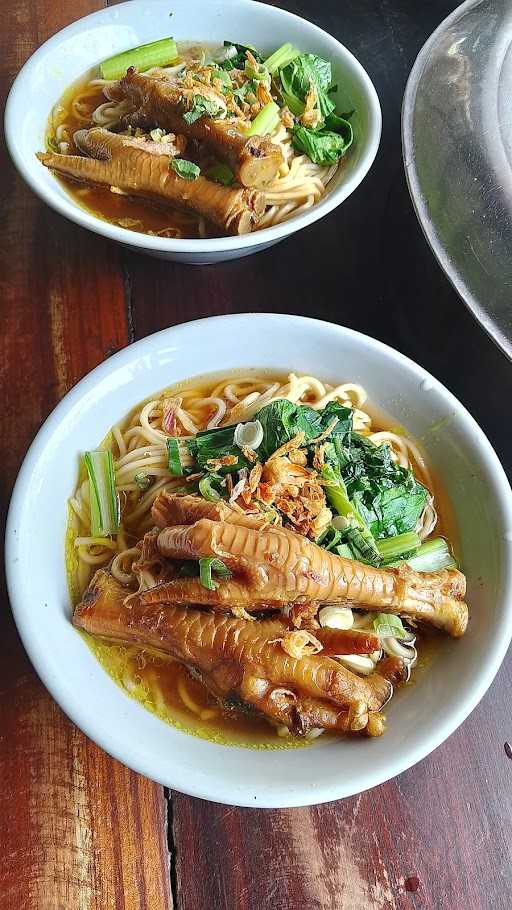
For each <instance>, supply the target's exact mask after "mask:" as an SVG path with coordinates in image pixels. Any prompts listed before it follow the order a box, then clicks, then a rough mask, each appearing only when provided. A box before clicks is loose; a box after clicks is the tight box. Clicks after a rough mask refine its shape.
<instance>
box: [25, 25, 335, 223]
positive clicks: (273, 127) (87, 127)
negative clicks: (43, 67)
mask: <svg viewBox="0 0 512 910" xmlns="http://www.w3.org/2000/svg"><path fill="white" fill-rule="evenodd" d="M169 40H171V39H169ZM159 43H161V42H155V44H159ZM226 44H228V46H227V47H222V46H220V47H219V46H211V45H208V44H206V43H205V44H202V45H197V44H192V43H190V42H179V43H178V44H177V45H176V44H174V42H173V45H174V47H175V48H176V55H177V56H176V58H175V59H173V60H172V64H170V65H164V66H156V67H151V68H150V69H149V70H148V69H146V70H144V72H143V73H135V74H134V75H133V76H131V75H130V71H128V73H126V66H124V73H125V74H126V75H125V77H124V78H123V79H121V80H120V81H116V79H117V75H118V74H120V75H123V70H122V69H121V70H118V71H117V73H116V79H113V78H105V77H104V72H105V71H104V70H102V67H104V66H105V64H102V65H101V67H100V70H99V71H98V70H94V71H91V72H89V73H88V74H87V75H86V76H85V77H84V78H82V79H80V80H79V81H78V82H77V83H75V84H74V85H72V86H71V87H70V88H69V89H68V90H67V91H66V92H65V94H64V95H63V97H62V98H61V99H60V101H59V102H58V104H56V105H55V107H54V109H53V111H52V113H51V116H50V119H49V124H48V130H47V137H46V141H47V148H48V152H47V154H42V155H40V156H39V157H40V160H41V161H42V162H43V163H44V164H45V165H47V166H48V167H50V168H52V169H53V170H54V172H55V173H56V175H57V176H58V177H59V179H60V180H61V181H62V182H63V184H64V185H65V187H66V189H67V191H68V192H69V193H70V194H71V195H72V197H73V199H74V200H75V202H77V203H78V204H79V205H80V206H82V207H83V208H86V209H87V210H88V211H90V212H91V213H92V214H94V215H95V216H97V217H99V218H101V219H103V220H106V221H109V222H110V223H112V224H116V225H118V226H120V227H122V228H125V229H127V230H131V231H139V232H143V233H146V234H154V235H158V236H161V237H174V238H204V237H216V236H222V234H223V233H228V234H229V233H231V234H233V233H245V232H246V231H248V230H259V229H261V228H265V227H270V226H272V225H275V224H279V223H281V222H283V221H285V220H287V219H288V218H290V217H293V216H294V215H297V214H299V213H300V212H302V211H304V210H306V209H308V208H310V207H311V206H312V205H315V204H316V203H317V202H318V201H319V199H320V198H321V197H322V196H323V195H324V194H325V192H326V191H327V188H328V185H329V183H330V181H331V180H332V178H333V176H334V174H335V173H336V171H337V170H338V168H339V167H341V166H342V164H343V158H344V156H345V154H346V153H347V152H348V150H349V148H350V146H351V144H352V141H353V135H352V127H351V126H350V123H349V120H348V119H345V116H346V117H348V116H349V114H346V115H340V116H339V115H338V114H336V112H335V110H334V102H333V101H332V99H331V89H332V91H334V87H333V86H332V78H331V75H330V63H329V62H328V61H322V60H321V59H320V58H318V57H315V56H314V55H312V54H300V52H299V51H298V50H297V49H295V48H292V46H291V45H283V48H281V49H279V50H278V51H277V52H276V53H275V54H273V55H271V57H269V58H267V60H266V61H265V62H263V58H262V57H261V56H260V55H259V54H258V52H257V51H256V50H255V49H254V48H245V47H243V46H242V45H229V43H227V42H226ZM286 48H288V49H289V50H287V51H286V50H284V52H283V49H286ZM140 50H141V49H137V48H135V49H134V51H133V54H134V55H135V56H134V59H135V60H136V59H137V54H138V52H139V51H140ZM229 52H234V56H233V55H232V56H231V57H229V56H227V55H228V54H229ZM281 52H283V53H281ZM283 54H284V55H283ZM287 55H288V56H287ZM294 55H295V56H294ZM273 58H275V62H276V65H275V66H273V64H272V60H273ZM155 59H156V58H155ZM280 60H281V61H282V63H285V64H286V65H285V66H281V67H280V68H279V67H278V64H279V61H280ZM286 61H288V62H286ZM106 63H107V64H108V63H109V61H107V62H106ZM114 71H115V70H112V69H108V68H107V70H106V72H107V74H111V73H112V72H114ZM129 79H132V81H133V80H135V79H139V82H140V89H141V92H143V93H144V92H145V93H146V94H145V95H144V97H146V96H147V94H148V86H149V87H150V88H151V89H153V88H155V86H156V87H157V88H158V89H159V91H161V92H162V99H163V100H162V99H159V100H158V104H157V107H158V111H159V112H160V113H155V112H152V113H148V114H147V116H145V117H144V118H142V119H141V117H140V116H139V114H140V111H137V109H136V103H135V101H134V99H133V91H134V90H135V89H134V88H133V87H132V88H130V87H129V86H127V85H125V83H126V80H129ZM143 83H144V85H143ZM122 86H124V91H125V93H127V94H126V97H123V95H122V92H123V89H122V88H120V87H122ZM284 86H286V90H285V88H284ZM308 86H309V89H308ZM170 92H172V93H173V94H172V97H171V95H170ZM180 93H181V94H180ZM145 103H147V102H145ZM155 104H156V102H155ZM290 106H291V108H293V111H294V113H292V112H291V110H290ZM163 109H164V110H165V113H164V114H162V113H161V111H162V110H163ZM321 111H323V112H324V114H325V116H326V117H327V120H326V121H325V123H324V121H323V119H322V116H323V115H322V114H321ZM326 112H328V114H327V113H326ZM136 123H137V124H139V123H140V124H141V125H140V126H139V125H137V126H135V125H134V124H136ZM132 124H133V125H132ZM166 124H167V126H166ZM169 124H172V126H173V129H170V126H169ZM202 124H204V130H202V126H201V125H202ZM211 124H213V126H211ZM322 126H323V129H322V130H321V129H320V127H322ZM98 129H99V130H100V132H98V133H97V135H96V134H95V133H93V132H91V131H94V130H98ZM101 130H103V131H104V132H103V133H101ZM180 130H181V131H180ZM215 130H217V132H219V137H218V141H217V143H214V142H212V141H209V136H210V133H211V132H212V131H213V132H214V131H215ZM86 131H88V132H89V137H92V136H93V135H94V136H96V138H95V139H94V141H93V140H92V139H91V141H89V140H87V136H86ZM100 133H101V135H100ZM77 136H81V137H82V140H80V141H79V140H77V139H76V137H77ZM84 136H85V138H83V137H84ZM109 136H110V139H109V140H108V141H109V142H110V141H111V142H112V143H113V145H112V151H111V152H110V151H109V152H108V153H107V154H105V152H104V148H103V146H104V143H105V141H106V139H105V137H107V139H108V137H109ZM226 136H227V140H226ZM251 136H252V137H253V138H252V140H251V139H250V137H251ZM123 137H124V138H125V139H126V142H125V143H124V145H123V142H122V141H121V140H122V138H123ZM86 140H87V141H86ZM247 141H250V142H252V144H253V147H252V146H251V150H250V151H251V155H253V156H254V157H253V158H252V159H251V176H248V169H247V168H246V170H245V176H244V172H243V171H242V170H240V171H239V170H238V166H239V164H240V161H242V160H244V156H245V158H247V155H246V153H245V151H244V148H245V145H244V144H245V143H247ZM84 143H85V144H84ZM116 143H117V145H116ZM137 143H139V145H138V146H137ZM229 143H231V145H232V148H231V149H228V150H227V151H226V148H225V146H226V145H228V144H229ZM118 146H119V147H118ZM137 150H138V152H139V153H140V154H139V156H138V159H137V160H135V157H134V152H136V151H137ZM159 152H161V155H162V156H163V158H165V168H164V167H163V165H162V166H161V168H160V172H159V177H158V179H156V177H155V179H154V180H153V181H151V180H149V182H148V184H147V186H145V188H144V187H143V186H142V183H143V181H141V179H140V175H141V173H142V170H144V168H145V167H146V165H145V164H143V163H141V155H142V156H144V155H145V156H146V159H147V161H148V162H151V161H152V163H153V164H154V160H155V155H156V154H157V153H159ZM84 154H85V156H86V157H88V158H90V159H94V164H92V163H91V165H90V167H89V170H88V171H87V173H86V170H85V169H84V167H83V166H82V165H83V162H82V165H79V164H77V156H83V155H84ZM130 155H131V156H132V158H133V159H134V160H133V161H132V160H131V159H130ZM112 156H113V158H114V159H116V157H118V156H121V158H122V160H121V165H122V167H121V168H119V169H118V170H117V171H116V174H117V177H116V176H114V171H113V170H112V169H111V172H109V173H110V176H109V174H107V165H106V164H105V160H107V161H108V160H109V159H110V157H112ZM123 156H124V157H123ZM148 156H149V157H148ZM272 157H274V158H275V162H276V163H275V166H273V167H272V166H271V165H269V164H267V162H269V161H270V159H271V158H272ZM96 159H100V160H99V161H96ZM125 159H126V161H125ZM102 161H103V164H102V163H101V162H102ZM183 161H185V165H186V169H185V171H183V167H184V166H183V164H182V162H183ZM227 162H229V163H227ZM260 164H261V169H263V168H264V167H267V171H268V173H267V174H266V176H263V175H262V173H261V174H258V173H257V171H258V168H259V167H260ZM169 167H170V168H171V173H172V169H173V168H177V169H178V174H179V176H180V177H182V176H183V177H184V179H183V180H182V181H181V183H179V182H178V183H179V185H178V187H177V188H175V190H174V192H173V194H172V198H166V196H165V193H164V194H163V195H162V192H161V185H162V182H165V170H166V169H167V172H168V169H169ZM141 169H142V170H141ZM121 171H122V173H123V179H124V178H125V177H126V181H125V182H123V179H121V178H120V177H119V174H120V172H121ZM132 171H133V172H132ZM199 176H200V177H201V181H202V180H203V179H204V178H205V179H206V181H208V183H209V184H211V183H213V184H214V186H215V187H216V190H215V192H216V201H215V203H214V204H213V203H212V201H211V200H209V199H208V195H209V194H210V195H212V192H213V191H212V190H211V187H209V186H208V184H207V183H206V182H205V183H204V187H203V186H202V187H199V184H198V187H199V189H198V192H197V194H196V195H197V199H194V200H192V199H191V192H195V190H196V187H193V188H192V190H191V188H190V186H188V187H187V182H188V181H191V182H193V180H194V179H197V178H198V177H199ZM116 179H118V182H119V184H120V185H117V184H116V183H115V182H113V181H115V180H116ZM121 184H122V185H121ZM159 186H160V189H159ZM253 187H254V188H255V190H258V191H259V193H258V194H257V195H255V191H253V194H252V196H251V197H249V196H248V193H249V190H250V189H252V188H253ZM236 189H240V193H239V194H238V196H236V194H235V190H236ZM217 197H218V198H217ZM241 208H242V209H243V208H245V209H246V211H245V212H244V217H243V218H242V219H240V218H239V210H240V209H241ZM235 210H236V214H233V211H235ZM219 228H220V229H221V230H219Z"/></svg>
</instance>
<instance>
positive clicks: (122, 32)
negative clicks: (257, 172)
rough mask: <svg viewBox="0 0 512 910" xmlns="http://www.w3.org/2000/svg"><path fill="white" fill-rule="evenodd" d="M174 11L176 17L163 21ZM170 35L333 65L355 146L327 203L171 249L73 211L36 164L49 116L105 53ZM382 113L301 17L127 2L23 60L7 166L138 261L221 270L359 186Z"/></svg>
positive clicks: (236, 4) (234, 3) (345, 54)
mask: <svg viewBox="0 0 512 910" xmlns="http://www.w3.org/2000/svg"><path fill="white" fill-rule="evenodd" d="M170 9H172V11H173V16H172V18H171V19H170V18H169V11H170ZM169 34H172V35H173V36H174V37H175V38H177V39H178V40H180V39H181V40H194V41H195V40H199V41H200V40H202V41H205V40H207V41H212V42H222V41H223V40H224V39H228V40H233V41H240V42H241V43H249V44H254V45H255V46H257V47H259V48H261V50H262V51H264V52H268V53H271V52H272V51H273V50H275V49H276V48H277V47H279V46H280V45H281V44H283V43H284V42H285V41H291V42H292V43H293V44H295V45H297V47H299V48H301V49H304V50H305V51H312V52H313V53H316V54H319V55H320V56H322V57H325V58H327V59H328V60H330V61H331V62H332V66H333V75H334V79H335V81H336V82H337V83H338V85H339V90H338V92H337V95H336V96H335V97H336V100H337V104H338V109H339V110H346V109H347V108H348V109H352V108H354V109H355V113H354V115H353V118H352V124H353V127H354V132H355V143H354V146H353V148H352V149H351V151H350V153H349V156H348V157H347V162H346V164H345V166H344V167H343V168H342V169H341V170H340V172H339V174H338V175H336V177H335V178H334V179H333V181H332V185H331V186H330V188H329V191H328V192H327V193H326V195H325V196H324V198H323V199H322V200H321V201H320V202H319V203H318V205H315V206H313V207H312V208H311V209H310V210H308V211H306V212H304V213H303V214H302V215H298V216H297V217H296V218H292V219H290V221H287V222H285V223H284V224H280V225H276V226H275V227H272V228H267V229H265V230H262V231H259V232H256V233H254V234H249V235H245V236H242V237H220V238H215V239H211V240H175V239H174V240H173V239H167V238H164V237H151V236H149V235H146V234H137V233H134V232H133V231H128V230H126V229H124V228H121V227H117V226H116V225H113V224H108V223H107V222H105V221H101V220H100V219H99V218H95V217H94V216H93V215H91V214H89V213H88V212H86V211H85V210H84V209H82V208H80V207H79V206H78V205H77V204H76V203H75V202H74V201H73V199H72V198H71V197H70V196H69V194H68V193H67V192H66V190H65V189H64V188H63V186H62V185H61V184H60V183H59V182H58V181H57V180H56V178H55V177H54V176H53V175H52V174H51V173H50V172H49V171H48V170H47V169H46V168H45V167H44V166H43V165H42V164H41V163H40V162H39V161H38V160H37V159H36V157H35V155H36V152H38V151H42V150H44V146H45V142H44V136H45V130H46V124H47V120H48V116H49V113H50V111H51V108H52V107H53V105H54V104H55V102H56V101H58V99H59V98H60V97H61V95H62V93H63V92H64V90H65V89H66V88H67V87H68V86H69V85H70V84H71V83H72V82H73V81H74V80H75V79H77V78H78V77H79V76H81V75H82V74H83V73H85V72H86V71H87V70H88V69H90V68H91V67H93V66H95V65H97V64H98V63H99V62H100V61H101V60H105V59H106V58H107V57H110V56H111V55H112V54H115V53H118V52H119V51H122V50H126V49H127V48H130V47H134V46H136V45H138V44H142V43H145V42H148V41H154V40H156V39H157V38H161V37H163V36H166V35H169ZM380 130H381V114H380V106H379V101H378V98H377V94H376V92H375V89H374V87H373V85H372V83H371V81H370V78H369V76H368V75H367V73H366V72H365V70H364V69H363V67H362V66H361V64H360V63H358V61H357V60H356V59H355V57H353V56H352V54H351V53H350V52H349V51H348V50H347V49H346V48H345V47H343V45H342V44H340V43H339V41H336V39H335V38H332V37H331V36H330V35H328V34H327V33H326V32H324V31H322V30H321V29H319V28H318V27H317V26H316V25H312V24H311V23H310V22H307V21H306V20H304V19H300V18H299V17H298V16H294V15H292V14H291V13H287V12H285V11H284V10H281V9H278V8H276V7H271V6H267V5H263V4H261V3H254V2H252V0H173V2H172V3H171V4H169V2H168V0H131V2H129V3H121V4H120V5H118V6H110V7H107V8H106V9H101V10H99V11H98V12H96V13H92V14H91V15H90V16H86V17H85V18H84V19H80V20H78V22H74V23H73V24H72V25H70V26H68V27H67V28H65V29H63V30H62V31H61V32H58V34H56V35H54V36H53V38H50V40H49V41H47V42H46V43H45V44H43V46H42V47H40V48H39V50H38V51H36V52H35V54H33V55H32V57H30V59H29V60H28V62H27V63H26V64H25V66H24V67H23V69H22V70H21V72H20V73H19V75H18V77H17V79H16V81H15V82H14V85H13V87H12V89H11V92H10V95H9V98H8V101H7V106H6V112H5V134H6V139H7V145H8V148H9V151H10V153H11V156H12V158H13V161H14V163H15V165H16V167H17V168H18V170H19V171H20V173H21V175H22V177H23V178H24V179H25V180H26V181H27V183H28V184H29V186H30V187H31V188H32V189H33V190H34V192H35V193H37V194H38V195H39V196H40V197H41V198H42V199H43V200H44V201H45V202H47V203H48V205H50V206H52V208H54V209H56V210H57V211H58V212H60V213H61V214H62V215H65V216H66V217H67V218H70V219H71V220H72V221H75V222H76V223H77V224H80V225H82V227H86V228H89V230H91V231H94V232H95V233H97V234H102V235H103V236H104V237H109V238H111V239H112V240H117V241H119V242H120V243H122V244H124V245H125V246H128V247H131V248H132V249H135V250H139V251H140V252H145V253H150V254H153V255H155V256H160V257H163V258H165V259H177V260H179V261H181V262H189V263H197V264H200V263H206V262H220V261H221V260H223V259H236V258H238V257H240V256H246V255H247V254H248V253H256V252H257V251H258V250H263V249H265V247H268V246H271V245H272V244H274V243H277V242H278V241H279V240H282V239H283V238H284V237H288V236H289V235H290V234H293V233H294V232H295V231H298V230H300V229H301V228H303V227H306V226H307V225H308V224H311V223H312V222H313V221H316V220H317V219H318V218H322V216H323V215H326V214H327V212H330V211H331V210H332V209H334V208H335V207H336V206H337V205H339V204H340V203H341V202H343V200H344V199H346V198H347V196H350V194H351V193H352V192H353V191H354V190H355V189H356V187H357V186H358V185H359V184H360V183H361V181H362V180H363V178H364V176H365V174H366V173H367V171H368V170H369V168H370V167H371V164H372V162H373V159H374V158H375V155H376V153H377V148H378V145H379V139H380Z"/></svg>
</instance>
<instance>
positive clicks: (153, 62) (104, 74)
mask: <svg viewBox="0 0 512 910" xmlns="http://www.w3.org/2000/svg"><path fill="white" fill-rule="evenodd" d="M177 59H178V48H177V46H176V42H175V40H174V38H161V39H160V40H159V41H151V43H150V44H140V45H139V46H138V47H132V48H131V49H130V50H129V51H123V52H122V53H121V54H115V56H114V57H109V58H108V60H104V61H103V63H100V73H101V78H102V79H109V80H112V79H120V78H121V76H124V75H125V73H126V70H127V69H129V67H130V66H135V67H137V69H138V70H139V72H141V73H142V72H144V70H149V69H151V67H152V66H168V65H169V64H170V63H174V61H175V60H177Z"/></svg>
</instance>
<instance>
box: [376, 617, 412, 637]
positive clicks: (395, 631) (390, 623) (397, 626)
mask: <svg viewBox="0 0 512 910" xmlns="http://www.w3.org/2000/svg"><path fill="white" fill-rule="evenodd" d="M373 628H374V629H375V631H376V632H377V634H378V635H380V636H382V638H389V636H391V635H392V636H393V637H394V638H407V631H406V630H405V629H404V627H403V624H402V620H401V619H400V617H399V616H395V615H394V613H377V615H376V616H375V617H374V620H373Z"/></svg>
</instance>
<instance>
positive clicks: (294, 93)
mask: <svg viewBox="0 0 512 910" xmlns="http://www.w3.org/2000/svg"><path fill="white" fill-rule="evenodd" d="M279 75H280V78H281V85H282V87H283V93H284V95H285V96H286V99H285V100H286V102H287V104H288V107H289V108H290V110H291V111H292V113H298V114H301V113H302V112H303V110H304V101H305V99H306V95H307V94H308V92H309V90H310V88H311V87H312V86H313V87H314V88H315V90H316V96H317V103H318V109H319V111H320V115H321V118H322V122H324V121H325V119H326V117H328V116H329V114H331V113H332V112H333V111H334V109H335V107H336V105H335V104H334V101H332V99H331V98H329V90H330V88H331V83H332V73H331V64H330V63H329V62H328V61H327V60H323V59H322V58H321V57H317V56H316V55H315V54H300V56H298V57H295V59H294V60H292V61H291V63H289V64H288V65H287V66H285V67H284V68H283V69H281V70H280V73H279ZM301 106H302V110H298V108H300V107H301ZM294 107H295V108H296V110H294Z"/></svg>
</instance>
